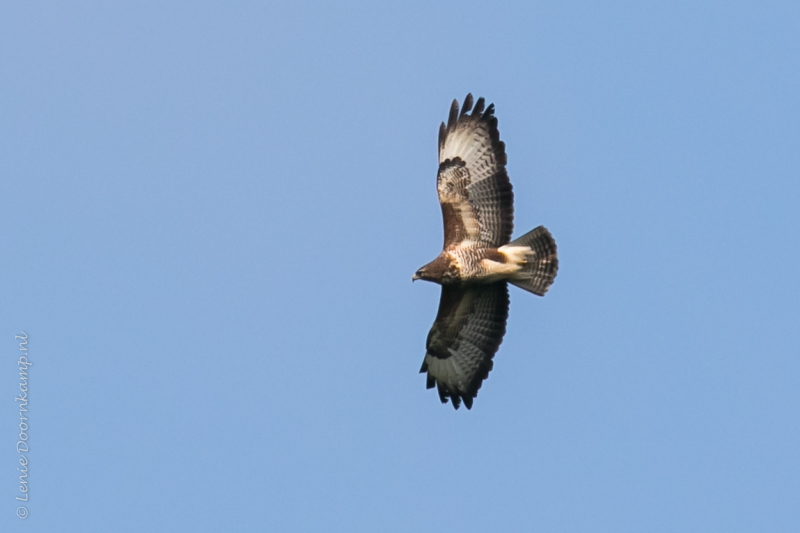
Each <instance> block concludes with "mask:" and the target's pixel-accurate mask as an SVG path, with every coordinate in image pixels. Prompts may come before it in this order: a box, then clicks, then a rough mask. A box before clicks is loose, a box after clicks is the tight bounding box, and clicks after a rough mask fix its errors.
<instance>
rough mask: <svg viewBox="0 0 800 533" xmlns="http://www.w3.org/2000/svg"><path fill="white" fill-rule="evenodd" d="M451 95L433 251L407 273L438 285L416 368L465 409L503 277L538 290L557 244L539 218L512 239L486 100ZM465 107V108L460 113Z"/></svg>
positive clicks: (509, 200) (487, 362) (491, 350)
mask: <svg viewBox="0 0 800 533" xmlns="http://www.w3.org/2000/svg"><path fill="white" fill-rule="evenodd" d="M472 104H473V101H472V95H471V94H468V95H467V97H466V98H465V99H464V106H463V108H462V109H461V110H460V112H459V105H458V101H457V100H453V105H452V106H451V107H450V116H449V118H448V121H447V125H446V126H445V124H444V123H442V125H441V127H440V128H439V173H438V176H437V179H436V187H437V191H438V193H439V203H440V204H441V206H442V218H443V220H444V246H443V249H442V253H441V254H439V256H438V257H437V258H436V259H434V260H433V261H432V262H430V263H428V264H427V265H425V266H423V267H422V268H420V269H419V270H418V271H417V272H416V274H414V277H413V279H415V280H416V279H424V280H427V281H432V282H434V283H439V284H441V285H442V295H441V299H440V302H439V312H438V314H437V315H436V320H435V321H434V323H433V327H431V331H430V333H429V334H428V340H427V343H426V349H427V352H426V354H425V359H424V361H423V363H422V369H421V370H420V372H427V387H428V388H433V387H434V386H435V387H437V389H438V392H439V398H440V399H441V401H442V403H446V402H447V399H448V398H450V399H451V400H452V402H453V407H455V408H456V409H458V407H459V406H460V405H461V401H462V400H463V402H464V405H466V406H467V409H469V408H471V407H472V401H473V399H474V398H475V396H477V394H478V389H479V388H480V387H481V384H482V383H483V380H485V379H486V378H487V377H488V376H489V371H491V369H492V366H493V362H492V358H493V357H494V354H495V353H496V352H497V349H498V348H499V347H500V343H501V342H502V341H503V335H505V330H506V319H507V318H508V303H509V302H508V288H507V283H512V284H514V285H516V286H518V287H521V288H523V289H525V290H527V291H529V292H532V293H534V294H538V295H540V296H543V295H544V294H545V292H547V289H548V288H549V287H550V285H551V284H552V283H553V280H554V279H555V277H556V273H557V271H558V256H557V252H556V243H555V241H554V240H553V237H552V236H551V235H550V232H548V231H547V230H546V229H545V228H544V227H542V226H540V227H538V228H536V229H534V230H533V231H530V232H528V233H527V234H525V235H523V236H522V237H520V238H518V239H516V240H515V241H513V242H509V241H510V239H511V232H512V230H513V227H514V205H513V202H514V195H513V192H512V190H511V183H510V182H509V180H508V174H507V173H506V168H505V165H506V153H505V144H504V143H503V142H502V141H500V134H499V132H498V130H497V118H495V116H494V105H493V104H492V105H489V107H488V108H485V110H484V104H485V102H484V99H483V98H479V99H478V101H477V102H475V107H474V108H473V107H472ZM470 110H472V113H469V112H470Z"/></svg>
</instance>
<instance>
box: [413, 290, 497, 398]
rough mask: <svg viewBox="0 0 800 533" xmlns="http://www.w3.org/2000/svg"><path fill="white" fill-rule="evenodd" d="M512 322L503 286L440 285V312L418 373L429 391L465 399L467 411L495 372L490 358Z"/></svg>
mask: <svg viewBox="0 0 800 533" xmlns="http://www.w3.org/2000/svg"><path fill="white" fill-rule="evenodd" d="M507 318H508V287H507V285H506V283H505V282H500V283H491V284H488V285H460V286H459V285H442V298H441V300H440V301H439V313H438V314H437V315H436V321H435V322H434V323H433V327H432V328H431V331H430V333H428V342H427V345H426V348H427V353H426V354H425V360H424V361H423V362H422V368H421V369H420V372H427V373H428V382H427V387H428V388H429V389H431V388H433V387H434V385H435V386H437V387H438V391H439V399H440V400H441V401H442V403H447V398H450V399H451V400H452V401H453V407H455V408H456V409H458V407H459V406H460V405H461V400H462V399H463V400H464V405H466V406H467V409H470V408H472V400H473V399H474V398H475V396H477V395H478V389H480V388H481V384H482V383H483V380H484V379H486V378H487V377H489V372H490V371H491V370H492V365H493V363H492V358H493V357H494V354H495V353H496V352H497V349H498V348H499V347H500V343H501V342H503V335H505V333H506V319H507Z"/></svg>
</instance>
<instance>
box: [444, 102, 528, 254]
mask: <svg viewBox="0 0 800 533" xmlns="http://www.w3.org/2000/svg"><path fill="white" fill-rule="evenodd" d="M472 104H473V101H472V95H471V94H468V95H467V97H466V98H465V99H464V106H463V107H462V108H461V110H460V111H459V106H458V100H453V104H452V106H451V107H450V116H449V118H448V120H447V125H445V124H444V123H442V125H441V126H440V128H439V173H438V176H437V180H436V185H437V190H438V192H439V202H440V204H441V206H442V218H443V219H444V248H445V249H447V248H450V247H454V246H469V245H470V244H472V243H482V244H484V245H488V246H492V247H499V246H502V245H504V244H507V243H508V241H509V240H510V239H511V232H512V230H513V228H514V205H513V202H514V193H513V192H512V190H511V183H510V182H509V180H508V174H507V173H506V152H505V144H504V143H503V142H502V141H500V134H499V132H498V130H497V118H496V117H495V116H494V104H491V105H489V107H488V108H486V109H485V110H484V105H485V102H484V99H483V98H479V99H478V101H477V102H476V103H475V107H474V108H473V107H472ZM470 110H471V111H472V113H470Z"/></svg>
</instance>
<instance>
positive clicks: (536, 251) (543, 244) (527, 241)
mask: <svg viewBox="0 0 800 533" xmlns="http://www.w3.org/2000/svg"><path fill="white" fill-rule="evenodd" d="M507 246H509V247H511V246H527V247H529V248H530V249H531V251H532V252H533V255H531V256H529V258H528V261H527V263H526V264H525V265H524V266H523V267H522V270H520V271H519V272H517V273H516V274H514V277H513V278H511V279H509V280H508V281H509V282H510V283H513V284H514V285H516V286H517V287H519V288H520V289H525V290H526V291H529V292H532V293H533V294H538V295H539V296H544V293H546V292H547V289H548V288H550V285H552V284H553V281H555V279H556V273H557V272H558V253H557V250H556V241H555V240H554V239H553V236H552V235H550V232H549V231H547V228H545V227H544V226H539V227H538V228H536V229H535V230H533V231H529V232H528V233H526V234H525V235H523V236H522V237H520V238H518V239H516V240H514V241H512V242H510V243H508V245H507Z"/></svg>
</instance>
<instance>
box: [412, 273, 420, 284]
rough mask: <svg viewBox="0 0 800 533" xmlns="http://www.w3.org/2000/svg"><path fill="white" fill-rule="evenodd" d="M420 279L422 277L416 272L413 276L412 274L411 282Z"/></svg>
mask: <svg viewBox="0 0 800 533" xmlns="http://www.w3.org/2000/svg"><path fill="white" fill-rule="evenodd" d="M418 279H420V277H419V276H418V275H416V274H414V275H413V276H411V283H414V282H415V281H417V280H418Z"/></svg>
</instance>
